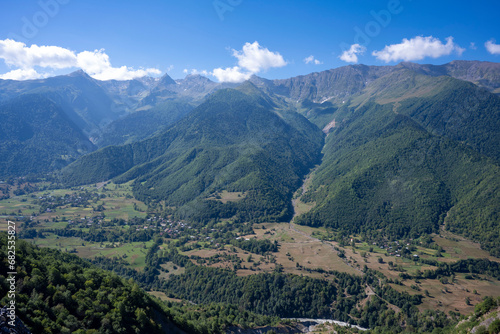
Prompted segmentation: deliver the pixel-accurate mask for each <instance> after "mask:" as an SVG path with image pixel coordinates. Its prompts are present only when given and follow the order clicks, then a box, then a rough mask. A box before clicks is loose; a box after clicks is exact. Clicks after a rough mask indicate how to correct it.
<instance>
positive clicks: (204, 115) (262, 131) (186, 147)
mask: <svg viewBox="0 0 500 334" xmlns="http://www.w3.org/2000/svg"><path fill="white" fill-rule="evenodd" d="M249 85H251V84H249ZM244 90H246V91H248V92H254V93H253V94H251V95H247V94H244V93H242V92H240V91H237V90H222V91H218V92H216V93H215V94H213V95H212V96H211V97H210V98H208V100H207V101H206V102H205V103H203V104H202V105H200V106H199V107H197V108H196V109H195V110H193V111H192V112H191V113H189V114H188V115H187V116H186V117H184V118H183V119H181V120H180V121H179V122H177V123H175V124H174V125H172V126H170V127H169V128H168V129H167V130H165V131H164V132H162V133H161V134H159V135H157V136H155V137H153V138H151V139H148V140H145V141H141V142H138V143H133V144H130V145H125V146H111V147H108V148H105V149H102V150H100V151H97V152H95V153H94V154H91V155H88V156H85V157H83V158H82V159H81V160H79V161H77V162H75V163H74V164H72V165H70V166H68V167H67V168H66V169H65V170H63V172H62V178H63V180H64V181H65V182H68V183H71V184H83V183H89V182H97V181H104V180H108V179H110V178H115V180H116V181H117V182H126V181H129V180H135V182H134V194H135V196H136V197H137V198H139V199H141V200H144V201H146V202H149V201H163V200H164V201H165V203H166V205H168V206H174V207H183V210H182V211H183V212H184V215H185V216H189V217H194V218H198V219H199V218H202V217H204V218H212V217H217V216H223V217H231V216H233V215H235V214H236V213H238V214H239V215H240V216H242V217H245V219H284V218H286V217H288V216H289V215H290V214H291V209H290V200H291V195H292V194H293V192H294V190H295V189H296V188H297V187H298V186H299V185H300V182H301V179H302V177H303V175H305V174H306V173H307V172H308V169H309V168H310V167H311V166H312V165H313V164H314V163H316V162H317V161H318V158H319V154H320V150H321V147H322V145H323V135H322V133H321V131H320V130H319V129H318V128H317V127H315V126H314V125H312V124H311V123H310V122H308V121H307V120H306V119H305V118H304V117H302V116H300V115H298V114H296V113H294V112H291V111H287V110H285V109H280V110H278V111H277V112H275V111H274V109H273V107H272V106H271V103H272V101H270V100H266V99H264V98H263V97H262V95H261V93H259V92H258V90H257V89H256V88H255V87H253V86H251V87H248V86H247V87H246V88H245V89H244ZM224 190H225V191H228V192H241V193H242V194H241V196H242V199H241V200H239V201H234V202H229V203H225V204H223V203H222V202H221V201H218V200H216V199H215V198H213V196H214V195H215V194H216V193H218V192H221V191H224ZM211 198H212V199H211Z"/></svg>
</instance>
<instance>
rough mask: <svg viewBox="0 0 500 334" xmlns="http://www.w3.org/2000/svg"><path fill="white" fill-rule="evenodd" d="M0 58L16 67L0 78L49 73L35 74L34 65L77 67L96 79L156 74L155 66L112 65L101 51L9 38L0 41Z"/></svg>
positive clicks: (45, 74)
mask: <svg viewBox="0 0 500 334" xmlns="http://www.w3.org/2000/svg"><path fill="white" fill-rule="evenodd" d="M0 59H3V60H4V61H5V63H6V64H7V65H8V66H9V67H16V68H17V69H14V70H12V71H10V72H8V73H6V74H3V75H0V78H3V79H5V78H9V79H14V80H27V79H37V78H42V77H47V76H49V74H48V73H38V72H37V70H36V69H35V67H41V68H45V69H56V70H58V69H66V68H81V69H82V70H84V71H85V72H86V73H87V74H89V75H90V76H91V77H93V78H94V79H98V80H112V79H114V80H130V79H134V78H138V77H143V76H146V75H151V74H153V75H160V74H161V71H160V70H158V69H155V68H147V69H138V70H135V69H133V68H130V67H127V66H122V67H113V66H112V65H111V62H110V60H109V56H108V55H107V54H106V53H104V50H95V51H83V52H80V53H78V54H76V53H75V52H74V51H71V50H68V49H65V48H62V47H59V46H38V45H35V44H33V45H31V46H30V47H28V46H26V44H24V43H21V42H16V41H14V40H12V39H5V40H0Z"/></svg>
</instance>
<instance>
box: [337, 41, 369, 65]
mask: <svg viewBox="0 0 500 334" xmlns="http://www.w3.org/2000/svg"><path fill="white" fill-rule="evenodd" d="M365 51H366V47H364V46H363V45H359V44H353V45H351V47H350V48H349V50H346V51H344V52H342V54H341V55H340V56H339V58H340V60H342V61H345V62H347V63H357V62H358V54H360V55H362V54H363V53H365Z"/></svg>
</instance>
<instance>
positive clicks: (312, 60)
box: [304, 55, 323, 65]
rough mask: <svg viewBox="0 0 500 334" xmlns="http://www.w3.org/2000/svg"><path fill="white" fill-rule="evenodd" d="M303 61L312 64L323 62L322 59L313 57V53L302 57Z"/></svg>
mask: <svg viewBox="0 0 500 334" xmlns="http://www.w3.org/2000/svg"><path fill="white" fill-rule="evenodd" d="M304 63H306V64H314V65H321V64H323V62H322V61H320V60H318V59H316V58H314V56H313V55H310V56H309V57H306V58H304Z"/></svg>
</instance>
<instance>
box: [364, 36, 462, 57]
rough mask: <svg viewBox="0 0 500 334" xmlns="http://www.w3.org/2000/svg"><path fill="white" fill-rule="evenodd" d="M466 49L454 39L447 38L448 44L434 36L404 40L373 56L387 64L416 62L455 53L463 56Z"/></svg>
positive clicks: (375, 52)
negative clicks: (392, 62)
mask: <svg viewBox="0 0 500 334" xmlns="http://www.w3.org/2000/svg"><path fill="white" fill-rule="evenodd" d="M464 51H465V49H463V48H461V47H460V46H459V45H457V44H456V43H454V42H453V37H448V38H446V44H443V42H441V40H440V39H438V38H434V37H432V36H427V37H423V36H417V37H414V38H412V39H406V38H404V39H403V41H402V42H401V43H399V44H392V45H386V46H385V48H384V49H382V50H380V51H373V52H372V55H373V56H375V57H376V58H377V59H378V60H382V61H384V62H386V63H389V62H391V61H415V60H422V59H424V58H426V57H431V58H439V57H442V56H447V55H450V54H452V53H453V52H455V53H456V54H458V55H461V54H462V53H463V52H464Z"/></svg>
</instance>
